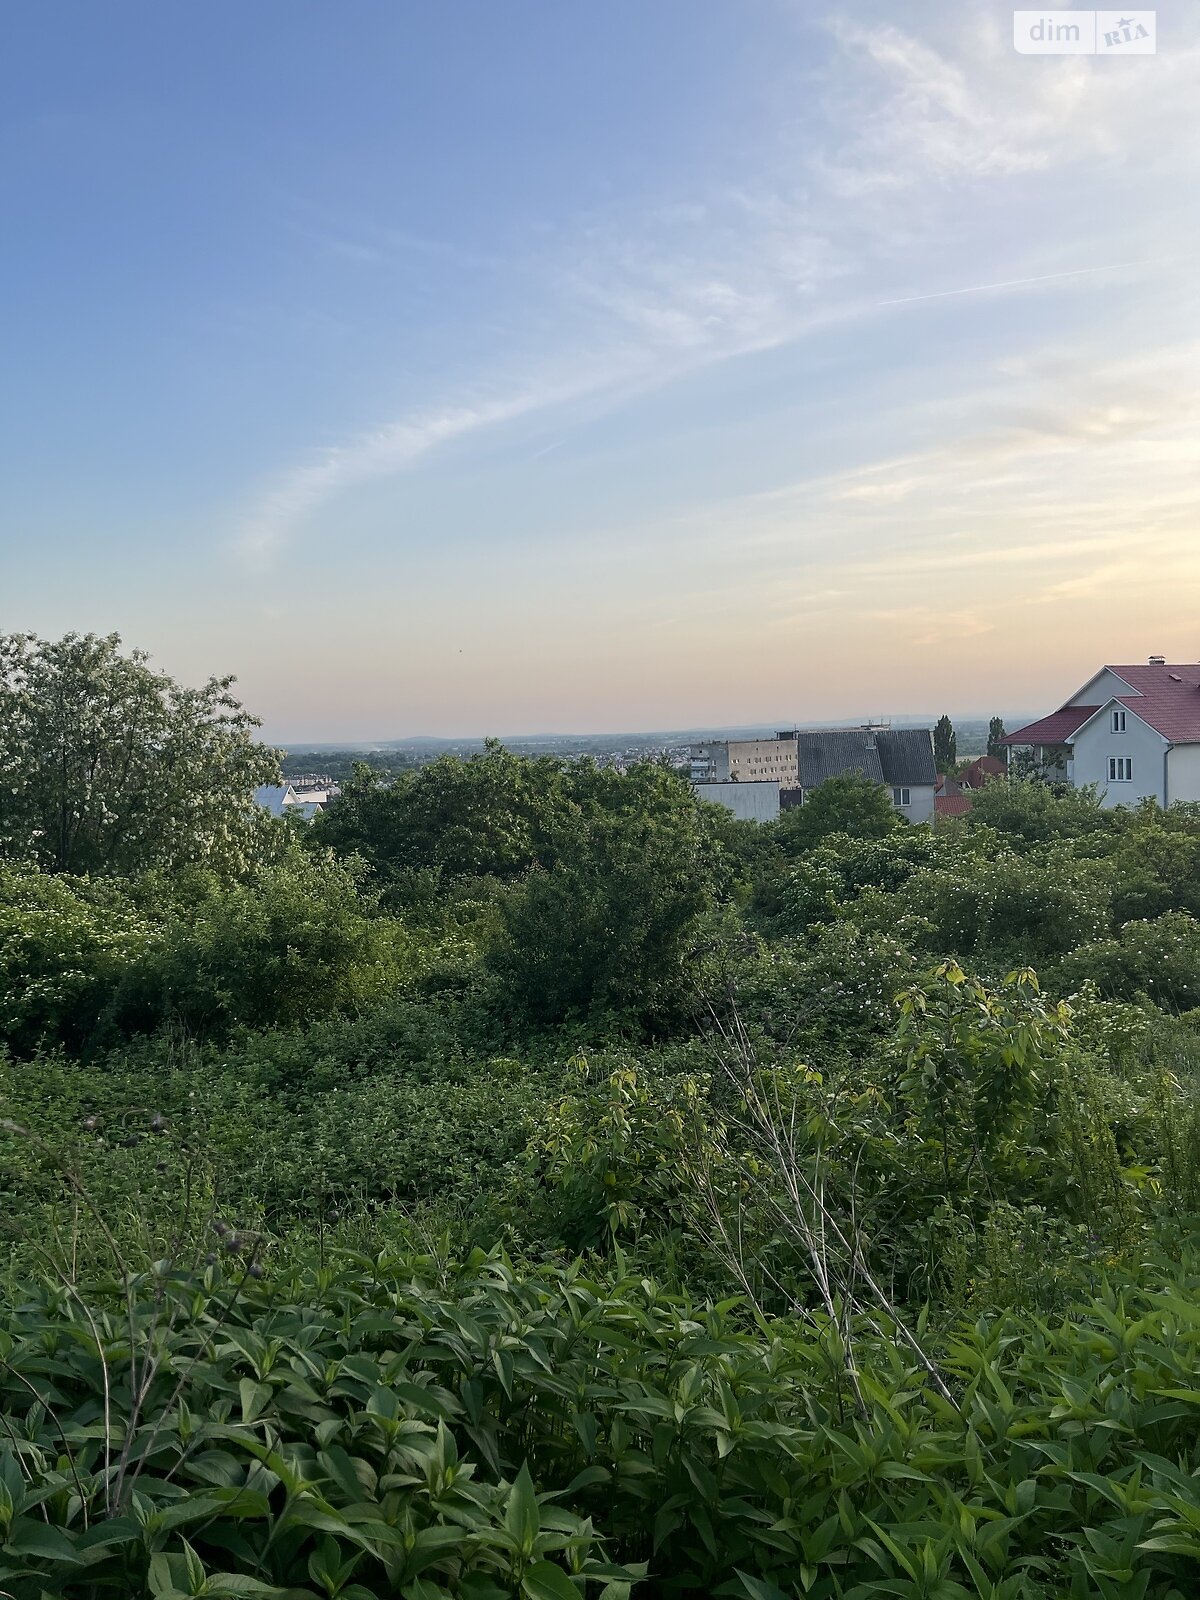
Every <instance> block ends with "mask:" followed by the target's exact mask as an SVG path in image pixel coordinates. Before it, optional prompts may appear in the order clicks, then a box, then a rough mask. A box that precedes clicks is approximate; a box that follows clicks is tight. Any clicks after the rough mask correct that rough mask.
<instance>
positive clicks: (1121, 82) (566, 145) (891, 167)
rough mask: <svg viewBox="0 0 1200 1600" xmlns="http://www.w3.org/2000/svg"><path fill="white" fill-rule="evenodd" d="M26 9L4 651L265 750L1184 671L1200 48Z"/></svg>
mask: <svg viewBox="0 0 1200 1600" xmlns="http://www.w3.org/2000/svg"><path fill="white" fill-rule="evenodd" d="M1157 23H1158V27H1157V33H1158V53H1157V54H1156V55H1153V56H1142V57H1136V58H1129V57H1126V58H1122V59H1112V58H1108V57H1091V56H1026V55H1020V54H1018V53H1017V52H1016V51H1015V50H1014V48H1013V42H1012V11H1011V8H1003V7H1000V6H998V5H994V4H991V3H986V4H979V3H975V0H963V3H960V4H956V5H954V6H948V5H946V4H944V3H938V4H933V3H926V0H913V3H906V4H904V5H900V4H896V3H892V4H886V5H880V4H858V3H854V0H852V3H849V4H838V5H836V6H831V7H829V8H828V9H825V8H822V7H821V6H820V5H817V4H813V3H812V0H605V4H603V5H591V6H583V5H576V4H564V3H563V0H505V3H504V4H503V5H500V4H497V3H496V0H442V3H440V4H437V5H430V4H423V3H418V0H339V3H338V4H337V5H331V4H321V3H317V0H254V4H253V5H247V4H245V0H205V3H204V4H203V5H199V4H188V5H164V4H162V0H107V3H106V4H104V5H96V4H95V0H70V3H67V0H36V3H34V0H10V4H8V5H7V6H6V7H4V9H3V14H2V16H0V230H2V234H0V290H2V294H0V318H2V324H0V325H2V328H3V337H2V344H0V630H4V631H9V630H31V631H34V632H36V633H39V634H41V635H43V636H46V637H52V636H57V635H59V634H62V633H64V632H67V631H69V630H74V631H79V632H87V631H93V632H101V633H109V632H114V631H115V632H119V633H120V634H121V636H122V637H123V639H124V640H125V641H126V642H127V643H128V644H129V645H137V646H140V647H142V648H145V649H147V650H149V651H150V652H151V653H152V655H153V657H154V659H155V661H156V663H157V664H158V665H160V666H161V667H163V668H164V669H165V670H167V671H169V672H171V673H173V674H175V675H176V676H178V677H180V678H182V679H184V680H186V681H189V682H198V681H201V680H203V679H204V678H206V677H207V676H208V675H209V674H211V673H225V672H233V673H236V675H237V678H238V682H239V692H240V693H241V695H242V697H243V698H244V700H245V701H246V703H247V704H248V705H249V706H250V707H251V708H252V709H253V710H254V711H255V712H256V713H257V714H258V715H259V716H261V717H262V719H263V723H264V732H265V734H266V736H267V737H269V738H271V739H273V740H278V741H289V742H303V741H305V740H310V739H311V740H314V741H317V740H322V741H333V740H338V739H347V740H367V741H369V740H372V739H381V740H382V739H390V738H401V737H404V736H408V735H415V734H435V733H437V734H446V735H479V734H483V733H500V734H503V733H512V734H516V733H532V732H546V731H554V730H559V731H578V732H587V731H605V730H610V731H615V730H626V729H628V730H634V729H653V728H684V727H703V726H716V725H723V724H743V723H753V722H759V721H763V722H770V721H774V720H780V719H782V720H781V722H780V725H783V723H784V722H788V723H791V722H806V721H828V720H833V719H839V718H845V719H847V720H850V719H858V718H860V717H863V716H866V715H877V716H886V715H896V716H899V715H904V714H913V713H916V714H923V713H929V714H937V713H940V712H941V711H950V712H951V714H955V713H957V714H960V715H962V714H968V713H974V714H984V715H986V714H989V713H991V712H992V711H1000V712H1018V711H1019V712H1025V711H1028V712H1031V713H1032V712H1035V711H1040V710H1044V709H1047V708H1050V707H1052V706H1054V705H1057V704H1058V703H1060V702H1061V701H1062V700H1063V699H1065V698H1066V697H1067V696H1068V695H1069V694H1070V693H1071V692H1072V691H1073V690H1074V689H1075V688H1077V687H1078V685H1079V684H1080V683H1082V682H1083V681H1084V680H1085V679H1086V678H1087V677H1089V676H1090V675H1091V673H1092V671H1093V670H1094V668H1095V667H1096V666H1097V665H1098V664H1100V663H1102V662H1106V661H1107V662H1121V661H1140V660H1143V659H1144V658H1145V657H1146V656H1147V655H1149V654H1153V653H1158V654H1165V655H1167V656H1168V658H1170V659H1173V660H1180V661H1192V660H1195V659H1197V658H1198V657H1200V539H1198V537H1197V534H1198V532H1200V272H1198V271H1197V267H1196V263H1197V260H1198V259H1200V248H1198V247H1200V7H1197V6H1196V5H1195V4H1194V3H1193V0H1173V3H1171V4H1168V5H1161V6H1160V7H1159V8H1158V13H1157Z"/></svg>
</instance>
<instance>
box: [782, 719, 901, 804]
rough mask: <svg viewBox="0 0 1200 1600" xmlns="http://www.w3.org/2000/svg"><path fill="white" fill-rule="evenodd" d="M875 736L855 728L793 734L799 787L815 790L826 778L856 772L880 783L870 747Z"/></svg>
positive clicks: (880, 774)
mask: <svg viewBox="0 0 1200 1600" xmlns="http://www.w3.org/2000/svg"><path fill="white" fill-rule="evenodd" d="M877 739H878V735H876V736H875V739H872V738H870V737H869V736H868V735H867V734H866V733H864V732H862V731H861V730H860V729H857V728H847V729H844V730H843V729H840V728H835V729H825V728H821V729H818V730H816V731H815V732H812V733H803V732H802V733H798V734H797V735H796V761H797V764H798V766H799V768H800V787H801V788H802V789H815V788H816V787H817V785H818V784H819V783H824V782H825V780H826V778H842V777H845V776H846V774H847V773H850V772H857V773H859V774H861V776H862V777H864V778H873V779H874V781H875V782H876V783H882V782H883V768H882V767H881V766H880V764H879V752H878V750H876V749H874V748H872V747H873V746H874V744H875V743H876V740H877Z"/></svg>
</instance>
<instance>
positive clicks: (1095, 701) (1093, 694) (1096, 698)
mask: <svg viewBox="0 0 1200 1600" xmlns="http://www.w3.org/2000/svg"><path fill="white" fill-rule="evenodd" d="M1132 693H1133V690H1131V689H1130V687H1129V685H1128V684H1127V683H1126V682H1125V680H1124V678H1118V677H1117V675H1116V673H1115V672H1110V671H1109V670H1108V668H1107V667H1103V668H1102V669H1101V670H1100V671H1099V672H1098V673H1097V674H1096V676H1095V677H1094V678H1092V679H1091V680H1090V681H1089V682H1087V683H1085V684H1084V686H1083V688H1082V689H1080V691H1079V693H1078V694H1077V695H1075V696H1074V697H1073V698H1072V699H1070V700H1068V701H1067V704H1068V705H1069V706H1102V705H1104V704H1105V702H1106V701H1108V700H1119V699H1120V698H1121V696H1122V695H1123V694H1124V695H1128V694H1132Z"/></svg>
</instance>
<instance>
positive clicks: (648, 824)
mask: <svg viewBox="0 0 1200 1600" xmlns="http://www.w3.org/2000/svg"><path fill="white" fill-rule="evenodd" d="M586 787H587V788H588V789H590V790H591V791H592V792H591V794H590V797H587V799H586V801H585V803H582V804H581V803H579V802H576V804H575V805H574V806H573V807H572V808H571V809H570V810H569V811H567V812H566V813H565V814H564V816H563V817H562V819H561V820H560V821H558V822H557V824H556V826H555V831H554V840H553V845H554V849H553V857H552V864H551V865H550V866H549V867H540V866H539V867H537V868H535V869H534V870H533V871H532V872H531V873H530V874H529V875H528V877H527V878H526V880H525V881H524V883H523V884H522V885H521V886H520V887H519V888H517V889H514V890H513V891H511V892H510V894H509V895H508V897H507V898H506V899H505V901H504V902H503V905H502V917H503V934H502V937H501V939H500V940H499V942H498V944H497V946H496V948H495V949H494V950H493V951H492V952H491V954H490V956H489V964H490V965H491V967H492V969H493V970H494V971H495V972H496V973H497V974H498V975H499V977H500V979H501V981H502V983H503V986H504V988H505V991H506V994H507V997H508V999H509V1002H510V1004H511V1005H512V1007H513V1009H514V1011H515V1012H516V1013H517V1014H518V1015H519V1016H525V1017H529V1018H531V1019H533V1020H534V1021H536V1022H541V1023H556V1022H560V1021H563V1020H566V1019H568V1018H572V1017H586V1016H589V1015H595V1014H597V1013H600V1012H610V1013H614V1014H617V1015H619V1016H620V1017H622V1018H623V1019H624V1020H627V1021H629V1022H633V1023H643V1024H649V1025H654V1024H657V1023H659V1022H661V1021H662V1019H663V1018H664V1017H666V1016H668V1015H671V1014H674V1013H677V1012H678V1010H679V1008H680V1007H681V1006H682V1005H683V1003H684V1002H685V1000H686V999H687V997H688V995H689V993H690V965H689V957H690V956H691V955H692V953H693V952H694V950H695V949H696V946H697V944H698V942H699V935H700V929H701V924H702V921H703V919H704V917H705V915H706V914H707V913H708V912H709V911H710V910H711V908H712V907H713V905H714V904H715V901H716V898H717V895H718V893H719V892H720V890H721V889H722V888H723V887H724V886H725V882H726V877H727V874H726V870H725V861H724V855H723V852H722V850H721V848H720V845H719V843H718V842H717V841H716V839H715V837H714V835H713V834H711V833H710V832H709V831H708V828H707V819H706V818H705V817H704V815H703V814H702V811H703V810H704V809H706V808H702V807H701V805H700V803H699V802H698V801H696V800H695V799H694V797H693V796H692V794H691V791H690V789H689V787H688V785H687V784H686V783H683V782H681V781H680V780H679V778H678V777H676V776H675V775H674V774H673V773H671V772H668V771H666V770H665V769H663V768H661V767H655V766H652V765H646V766H642V767H639V768H635V769H634V770H633V771H632V772H630V773H626V774H616V773H605V772H600V771H599V770H598V769H594V768H593V769H591V772H590V774H588V775H587V784H586ZM598 801H607V802H608V803H607V804H605V805H601V804H598V803H597V802H598ZM618 802H619V804H618Z"/></svg>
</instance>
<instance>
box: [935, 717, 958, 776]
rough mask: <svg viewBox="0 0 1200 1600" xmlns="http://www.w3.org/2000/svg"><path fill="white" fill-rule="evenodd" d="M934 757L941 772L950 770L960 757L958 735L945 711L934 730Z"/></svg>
mask: <svg viewBox="0 0 1200 1600" xmlns="http://www.w3.org/2000/svg"><path fill="white" fill-rule="evenodd" d="M933 759H934V763H935V765H936V766H937V769H938V771H939V772H949V771H950V769H951V767H953V765H954V763H955V761H956V760H957V759H958V736H957V735H956V734H955V732H954V724H953V723H952V722H951V721H950V718H949V717H948V716H947V715H946V714H945V712H943V713H942V715H941V716H940V717H939V718H938V720H937V725H936V727H935V728H934V730H933Z"/></svg>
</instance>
